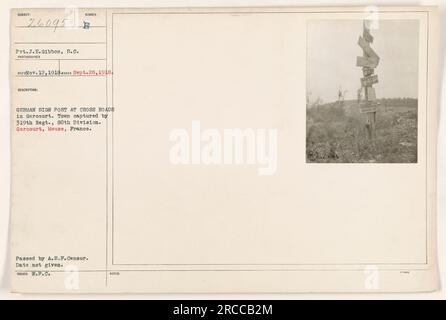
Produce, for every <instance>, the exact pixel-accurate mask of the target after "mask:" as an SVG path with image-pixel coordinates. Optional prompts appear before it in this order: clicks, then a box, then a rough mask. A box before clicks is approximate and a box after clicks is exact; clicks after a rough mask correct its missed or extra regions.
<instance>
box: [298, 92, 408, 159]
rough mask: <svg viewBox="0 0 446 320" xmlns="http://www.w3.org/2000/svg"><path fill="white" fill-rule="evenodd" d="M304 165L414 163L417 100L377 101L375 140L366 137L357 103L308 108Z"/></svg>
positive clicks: (330, 104)
mask: <svg viewBox="0 0 446 320" xmlns="http://www.w3.org/2000/svg"><path fill="white" fill-rule="evenodd" d="M306 130H307V138H306V146H307V147H306V154H307V162H316V163H321V162H322V163H325V162H336V163H358V162H359V163H373V162H377V163H416V162H417V100H415V99H388V100H382V101H380V105H379V106H378V111H377V114H376V133H375V138H374V139H372V140H370V139H368V138H367V134H366V129H365V119H364V114H361V113H360V112H359V107H358V105H357V103H356V102H334V103H328V104H323V105H317V106H311V107H309V108H307V128H306Z"/></svg>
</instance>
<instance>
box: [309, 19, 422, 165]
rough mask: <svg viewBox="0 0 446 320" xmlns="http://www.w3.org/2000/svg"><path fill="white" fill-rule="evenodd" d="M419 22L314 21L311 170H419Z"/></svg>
mask: <svg viewBox="0 0 446 320" xmlns="http://www.w3.org/2000/svg"><path fill="white" fill-rule="evenodd" d="M418 55H419V23H418V21H417V20H383V19H381V20H379V21H373V20H310V21H309V22H308V25H307V93H306V161H307V163H417V152H418V148H417V131H418V130H417V127H418V126H417V122H418V108H419V105H418V72H419V71H418Z"/></svg>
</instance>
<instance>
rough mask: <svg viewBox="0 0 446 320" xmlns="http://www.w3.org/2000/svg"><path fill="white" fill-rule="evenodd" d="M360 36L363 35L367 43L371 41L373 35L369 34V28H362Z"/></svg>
mask: <svg viewBox="0 0 446 320" xmlns="http://www.w3.org/2000/svg"><path fill="white" fill-rule="evenodd" d="M362 36H363V37H364V40H365V41H367V42H368V43H372V42H373V36H372V35H371V34H370V31H369V29H367V28H364V32H363V34H362Z"/></svg>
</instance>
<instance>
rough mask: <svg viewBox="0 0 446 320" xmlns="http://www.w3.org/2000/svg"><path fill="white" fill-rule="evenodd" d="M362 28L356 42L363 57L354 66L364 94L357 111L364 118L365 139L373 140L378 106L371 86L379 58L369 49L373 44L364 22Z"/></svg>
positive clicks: (375, 81)
mask: <svg viewBox="0 0 446 320" xmlns="http://www.w3.org/2000/svg"><path fill="white" fill-rule="evenodd" d="M363 28H364V29H363V33H362V36H360V37H359V40H358V45H359V46H360V47H361V49H362V51H363V56H362V57H357V58H356V66H358V67H361V68H362V73H363V75H364V77H363V78H361V91H363V92H364V101H360V102H359V111H360V112H361V113H364V114H365V116H366V123H365V127H366V131H367V137H368V138H369V139H373V138H374V136H375V124H376V110H377V106H378V104H377V102H376V95H375V89H374V88H373V85H374V84H375V83H378V76H377V75H376V74H374V73H375V68H376V67H377V66H378V64H379V56H378V55H377V54H376V52H375V51H374V50H373V49H372V48H371V47H370V44H371V43H372V42H373V36H372V35H371V34H370V30H369V28H368V26H367V24H366V23H365V22H364V24H363Z"/></svg>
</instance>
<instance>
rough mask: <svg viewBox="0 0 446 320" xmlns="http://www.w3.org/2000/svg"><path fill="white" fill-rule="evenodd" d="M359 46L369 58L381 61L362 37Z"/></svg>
mask: <svg viewBox="0 0 446 320" xmlns="http://www.w3.org/2000/svg"><path fill="white" fill-rule="evenodd" d="M358 44H359V46H360V47H361V48H362V50H363V51H364V53H365V55H366V56H367V57H368V58H372V59H373V60H379V57H378V55H377V54H376V52H375V51H374V50H373V49H372V48H371V47H370V44H369V43H368V42H367V41H365V40H364V38H363V37H361V36H360V37H359V40H358Z"/></svg>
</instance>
